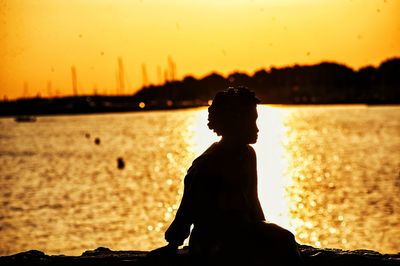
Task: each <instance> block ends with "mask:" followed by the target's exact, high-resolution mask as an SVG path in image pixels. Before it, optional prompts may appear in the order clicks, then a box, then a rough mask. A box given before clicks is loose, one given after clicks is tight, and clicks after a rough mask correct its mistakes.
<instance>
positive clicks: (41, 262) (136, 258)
mask: <svg viewBox="0 0 400 266" xmlns="http://www.w3.org/2000/svg"><path fill="white" fill-rule="evenodd" d="M300 251H301V253H302V255H303V258H304V260H305V263H306V265H309V266H317V265H320V266H325V265H326V266H336V265H337V266H339V265H340V266H346V265H352V266H353V265H368V266H369V265H371V266H375V265H376V266H378V265H379V266H381V265H382V266H383V265H385V266H389V265H390V266H394V265H397V266H400V253H397V254H381V253H378V252H376V251H371V250H352V251H348V250H340V249H320V248H314V247H311V246H305V245H301V246H300ZM147 253H148V252H147V251H113V250H110V249H108V248H104V247H99V248H97V249H95V250H90V251H85V252H84V253H83V254H82V255H81V256H64V255H52V256H50V255H46V254H45V253H43V252H41V251H38V250H30V251H26V252H22V253H18V254H15V255H10V256H3V257H0V265H4V266H6V265H7V266H14V265H33V266H35V265H37V266H45V265H56V266H78V265H82V266H83V265H85V266H88V265H100V266H101V265H118V266H119V265H133V266H141V265H147V266H158V265H160V266H161V265H162V266H170V265H171V266H189V265H191V262H190V258H189V254H188V250H187V249H186V248H183V249H181V250H179V252H178V254H177V256H176V257H174V258H168V259H166V258H164V259H159V260H155V259H153V260H149V259H148V258H146V254H147ZM266 265H267V263H266Z"/></svg>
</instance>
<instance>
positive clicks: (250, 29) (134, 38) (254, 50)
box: [0, 0, 400, 98]
mask: <svg viewBox="0 0 400 266" xmlns="http://www.w3.org/2000/svg"><path fill="white" fill-rule="evenodd" d="M399 14H400V1H398V0H386V1H384V0H379V1H378V0H352V1H351V0H322V1H321V0H247V1H244V0H218V1H217V0H169V1H166V0H141V1H140V0H81V1H79V0H73V1H71V0H5V1H4V0H3V1H0V23H1V24H0V25H1V27H0V58H1V64H0V98H3V97H4V96H7V97H8V98H15V97H21V96H24V95H25V96H34V95H36V94H38V93H40V94H41V95H42V96H48V95H51V96H54V95H70V94H72V81H71V66H72V65H74V66H75V67H76V72H77V77H78V93H79V94H90V93H92V92H93V90H94V88H96V89H97V91H98V92H99V93H108V94H109V93H115V92H116V86H117V85H116V72H117V69H118V57H121V58H122V60H123V64H124V69H125V84H126V88H125V90H124V92H125V93H133V92H134V91H136V90H137V89H139V88H140V87H141V85H142V82H143V81H142V72H141V71H142V70H141V69H142V67H141V66H142V64H143V63H144V64H145V65H146V69H147V73H148V79H149V81H150V82H151V83H157V82H158V76H157V67H159V68H162V71H164V69H166V68H167V66H168V61H167V59H168V57H169V56H170V57H171V58H172V59H173V60H174V62H175V63H176V65H177V77H178V78H182V77H183V76H185V75H188V74H191V75H194V76H196V77H201V76H203V75H205V74H208V73H210V72H211V71H217V72H220V73H221V74H228V73H230V72H232V71H234V70H240V71H245V72H248V73H253V72H254V71H255V70H257V69H260V68H268V67H270V66H284V65H292V64H295V63H297V64H310V63H317V62H320V61H322V60H330V61H336V62H340V63H345V64H348V65H349V66H351V67H354V68H358V67H361V66H364V65H368V64H372V65H378V64H379V63H380V62H381V61H382V60H385V59H387V58H390V57H394V56H400V15H399ZM24 83H25V84H26V85H25V86H24ZM49 83H51V85H49Z"/></svg>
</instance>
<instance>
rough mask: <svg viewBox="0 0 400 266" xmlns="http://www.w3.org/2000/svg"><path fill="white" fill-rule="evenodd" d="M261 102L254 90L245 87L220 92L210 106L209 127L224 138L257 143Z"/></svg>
mask: <svg viewBox="0 0 400 266" xmlns="http://www.w3.org/2000/svg"><path fill="white" fill-rule="evenodd" d="M259 102H260V100H259V99H257V98H256V96H255V94H254V92H252V91H250V90H248V89H247V88H245V87H238V88H237V89H234V88H228V90H227V91H221V92H218V93H217V94H216V95H215V98H214V100H213V101H212V104H211V106H210V107H209V108H208V127H209V128H210V129H211V130H213V131H214V132H215V133H217V135H218V136H222V138H224V139H231V140H234V141H237V142H240V143H246V144H249V143H255V142H256V141H257V133H258V128H257V124H256V120H257V117H258V115H257V104H258V103H259Z"/></svg>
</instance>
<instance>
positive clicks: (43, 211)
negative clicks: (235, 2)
mask: <svg viewBox="0 0 400 266" xmlns="http://www.w3.org/2000/svg"><path fill="white" fill-rule="evenodd" d="M258 111H259V119H258V126H259V129H260V132H259V138H258V142H257V143H256V144H255V145H254V148H255V150H256V152H257V159H258V184H259V185H258V190H259V198H260V201H261V205H262V207H263V209H264V212H265V215H266V218H267V220H268V221H270V222H274V223H277V224H279V225H281V226H283V227H285V228H287V229H289V230H291V231H292V232H293V233H294V234H295V235H296V239H297V241H298V242H300V243H303V244H310V245H314V246H322V247H334V248H344V249H360V248H366V249H374V250H378V251H380V252H388V253H394V252H398V251H399V250H398V247H399V246H400V242H399V238H398V235H400V219H399V214H400V197H398V195H399V191H400V182H399V180H400V179H399V173H398V169H399V168H398V167H399V165H400V157H399V156H398V154H399V151H400V134H399V132H400V120H399V119H398V118H399V114H400V108H398V107H380V108H378V107H374V108H370V107H369V108H366V107H362V106H361V107H360V106H353V107H348V106H346V107H340V106H335V107H331V106H321V107H315V106H314V107H299V106H296V107H281V106H279V107H278V106H265V105H260V106H259V107H258ZM88 132H89V133H90V134H91V136H96V137H100V138H101V144H100V145H95V144H94V143H93V138H94V137H93V138H87V137H85V133H88ZM218 139H219V137H218V136H216V135H215V134H214V133H213V132H212V131H211V130H209V129H208V127H207V110H206V109H205V108H196V109H191V110H176V111H158V112H146V113H142V112H137V113H127V114H104V115H82V116H59V117H41V118H40V119H38V121H37V122H36V123H27V124H20V123H15V122H14V121H13V120H12V119H2V120H0V165H1V171H0V172H1V175H0V186H1V187H2V193H0V205H1V206H2V209H1V211H0V255H6V254H12V253H16V252H21V251H24V250H29V249H38V250H42V251H44V252H46V253H48V254H67V255H78V254H81V253H82V252H83V251H85V250H88V249H94V248H96V247H99V246H106V247H109V248H111V249H115V250H132V249H137V250H149V249H153V248H156V247H159V246H161V245H164V244H165V240H164V237H163V233H164V232H165V230H166V229H167V228H168V226H169V225H170V223H171V221H172V219H173V218H174V216H175V213H176V210H177V208H178V206H179V203H180V200H181V197H182V192H183V179H184V177H185V174H186V172H187V169H188V168H189V167H190V164H191V162H192V161H193V160H194V159H195V158H196V156H198V155H200V154H201V153H202V152H203V151H204V150H205V149H206V148H207V147H208V146H209V145H211V144H212V143H213V142H215V141H218ZM118 157H123V158H124V161H125V162H126V167H125V168H124V169H123V170H120V169H117V167H116V163H115V162H116V158H118Z"/></svg>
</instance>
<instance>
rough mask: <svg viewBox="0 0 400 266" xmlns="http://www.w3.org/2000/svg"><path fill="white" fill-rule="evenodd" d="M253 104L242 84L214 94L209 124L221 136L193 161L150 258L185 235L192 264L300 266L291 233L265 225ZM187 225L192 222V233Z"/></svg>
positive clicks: (173, 247) (172, 250)
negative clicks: (160, 243)
mask: <svg viewBox="0 0 400 266" xmlns="http://www.w3.org/2000/svg"><path fill="white" fill-rule="evenodd" d="M257 103H259V100H258V99H257V98H256V97H255V95H254V93H253V92H251V91H249V90H248V89H246V88H238V89H232V88H231V89H229V90H228V91H223V92H219V93H217V95H216V96H215V98H214V100H213V102H212V105H211V106H210V107H209V109H208V112H209V116H208V120H209V123H208V126H209V128H210V129H211V130H213V131H214V132H215V133H217V134H218V135H219V136H222V138H221V140H220V141H219V142H216V143H214V144H212V145H211V146H210V147H209V148H208V149H207V150H206V151H205V152H204V153H203V154H202V155H200V156H199V157H198V158H197V159H196V160H194V162H193V164H192V166H191V167H190V168H189V170H188V173H187V175H186V177H185V181H184V185H185V187H184V193H183V197H182V201H181V204H180V206H179V209H178V211H177V213H176V217H175V219H174V221H173V222H172V224H171V225H170V227H169V228H168V230H167V231H166V232H165V239H166V240H167V241H168V243H169V244H168V245H167V246H165V247H162V248H159V249H156V250H154V251H152V252H151V253H150V256H156V255H168V254H171V255H172V254H174V253H176V251H177V248H178V247H179V246H180V245H182V244H183V241H184V240H185V239H186V238H187V237H188V236H189V234H190V239H189V251H190V254H191V256H192V257H193V258H194V261H195V262H198V263H199V264H202V265H207V264H220V265H229V264H242V265H298V264H300V262H301V258H300V255H299V252H298V249H297V243H296V242H295V239H294V236H293V234H292V233H290V232H289V231H287V230H286V229H283V228H281V227H279V226H277V225H275V224H271V223H266V222H265V217H264V214H263V211H262V208H261V205H260V202H259V199H258V194H257V165H256V154H255V152H254V149H253V148H252V147H251V146H250V145H249V144H253V143H255V142H256V141H257V133H258V128H257V124H256V120H257V116H258V115H257ZM191 225H193V229H192V232H191V233H190V228H191Z"/></svg>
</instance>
